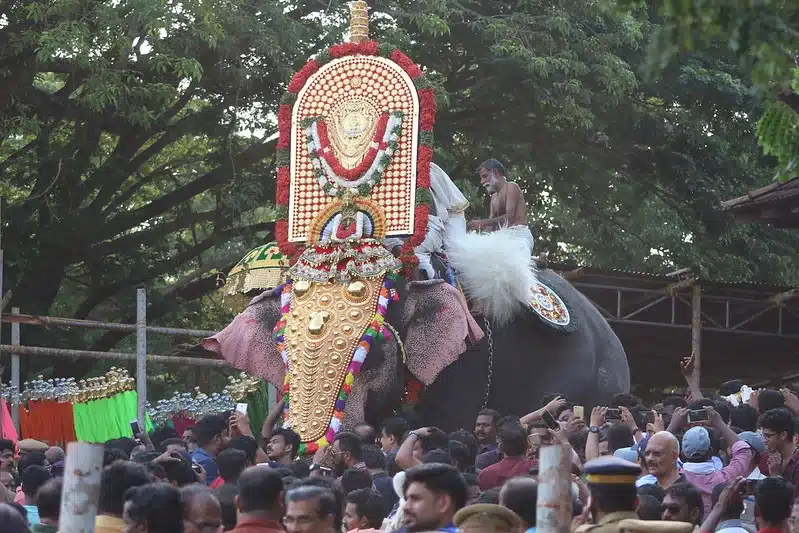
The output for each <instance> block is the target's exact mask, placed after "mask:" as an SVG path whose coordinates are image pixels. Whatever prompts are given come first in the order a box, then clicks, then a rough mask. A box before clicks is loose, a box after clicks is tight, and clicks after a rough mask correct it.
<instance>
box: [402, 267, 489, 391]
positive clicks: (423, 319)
mask: <svg viewBox="0 0 799 533" xmlns="http://www.w3.org/2000/svg"><path fill="white" fill-rule="evenodd" d="M402 323H403V324H405V325H407V326H408V333H407V335H406V338H405V352H406V354H407V361H406V364H407V365H408V369H409V370H410V371H411V372H412V373H413V375H414V376H416V377H417V378H418V379H419V381H421V382H422V383H424V384H425V385H430V384H431V383H433V381H435V379H436V377H437V376H438V375H439V374H440V373H441V371H442V370H444V369H445V368H446V367H447V366H448V365H450V364H452V363H454V362H455V361H456V360H457V359H458V357H459V356H460V355H461V354H462V353H463V352H465V351H466V340H467V339H468V340H469V341H471V342H477V341H479V340H480V339H482V338H483V330H482V329H480V326H478V325H477V322H475V321H474V318H472V315H471V313H470V312H469V307H468V305H467V304H466V298H464V297H463V294H461V292H460V291H459V290H458V289H456V288H455V287H453V286H452V285H450V284H448V283H446V282H444V281H443V280H430V281H415V282H413V283H411V284H410V285H409V286H408V295H407V296H406V301H405V305H404V306H403V308H402Z"/></svg>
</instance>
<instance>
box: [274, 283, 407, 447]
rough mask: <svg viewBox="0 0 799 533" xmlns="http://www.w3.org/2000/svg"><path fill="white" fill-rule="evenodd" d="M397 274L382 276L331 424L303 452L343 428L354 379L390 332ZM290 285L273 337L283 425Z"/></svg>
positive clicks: (287, 379)
mask: <svg viewBox="0 0 799 533" xmlns="http://www.w3.org/2000/svg"><path fill="white" fill-rule="evenodd" d="M395 280H396V275H395V274H393V273H389V274H386V276H385V278H383V286H382V287H381V288H380V295H379V297H378V299H377V310H376V311H375V314H374V316H373V317H372V320H371V321H370V322H369V325H368V326H367V327H366V331H365V332H364V334H363V335H362V336H361V338H360V340H359V342H358V346H357V347H356V348H355V351H354V352H353V354H352V359H351V360H350V364H349V366H348V367H347V371H346V373H345V376H344V382H343V383H342V384H341V388H340V389H339V392H338V396H337V398H336V403H335V406H334V408H333V415H332V417H331V418H330V424H329V426H328V428H327V431H326V432H325V434H324V436H322V437H321V438H320V439H318V440H316V441H314V442H303V443H302V444H300V448H299V453H300V455H311V454H314V453H316V451H317V450H318V449H319V448H325V447H327V446H329V445H331V444H332V443H333V440H334V439H335V438H336V434H337V433H338V432H339V430H340V429H341V424H342V423H343V421H344V410H345V409H346V407H347V400H348V399H349V397H350V393H351V392H352V385H353V383H354V382H355V376H357V375H358V373H359V372H360V371H361V367H362V366H363V364H364V362H365V361H366V356H367V355H368V354H369V350H370V349H371V347H372V344H373V343H374V341H375V339H380V338H384V337H385V336H386V335H388V333H387V332H386V329H385V327H384V324H385V321H386V312H387V310H388V304H389V302H391V301H392V300H394V299H395V297H394V292H393V288H392V287H393V285H394V281H395ZM291 287H292V282H291V281H288V282H286V284H285V285H283V287H282V289H281V290H280V313H281V319H280V320H279V321H278V322H277V324H275V329H274V331H273V335H274V339H275V341H276V342H277V349H278V352H280V356H281V358H282V359H283V365H284V371H285V377H284V380H283V405H284V408H283V423H284V426H285V425H286V424H287V423H288V422H289V419H290V414H291V410H290V406H291V379H290V374H289V350H288V346H287V344H286V335H285V334H286V324H287V322H288V314H289V313H291Z"/></svg>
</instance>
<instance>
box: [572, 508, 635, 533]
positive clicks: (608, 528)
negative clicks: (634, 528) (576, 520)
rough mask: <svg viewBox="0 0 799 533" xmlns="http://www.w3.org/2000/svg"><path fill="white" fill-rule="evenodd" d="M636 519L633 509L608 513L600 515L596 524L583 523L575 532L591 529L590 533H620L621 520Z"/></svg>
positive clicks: (581, 532) (582, 532)
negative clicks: (600, 517)
mask: <svg viewBox="0 0 799 533" xmlns="http://www.w3.org/2000/svg"><path fill="white" fill-rule="evenodd" d="M630 518H632V519H635V520H637V519H638V513H636V512H635V511H618V512H615V513H610V514H607V515H605V516H603V517H602V519H601V520H600V521H599V523H598V524H583V525H581V526H579V527H578V528H577V529H576V530H575V533H585V532H587V531H591V532H592V533H622V530H621V527H619V523H620V522H621V521H622V520H627V519H630Z"/></svg>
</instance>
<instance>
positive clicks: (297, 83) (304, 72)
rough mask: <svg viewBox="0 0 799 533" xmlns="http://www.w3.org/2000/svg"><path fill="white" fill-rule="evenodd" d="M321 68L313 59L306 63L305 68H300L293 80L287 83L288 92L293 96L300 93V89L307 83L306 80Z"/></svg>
mask: <svg viewBox="0 0 799 533" xmlns="http://www.w3.org/2000/svg"><path fill="white" fill-rule="evenodd" d="M321 66H322V65H320V64H319V62H318V61H317V60H315V59H311V60H310V61H308V62H307V63H306V64H305V66H304V67H302V69H300V70H299V72H297V73H296V74H295V75H294V77H293V78H291V83H289V86H288V92H290V93H294V94H296V93H298V92H300V89H302V88H303V86H304V85H305V83H306V82H307V81H308V78H310V77H311V76H313V75H314V73H316V71H317V70H319V68H320V67H321Z"/></svg>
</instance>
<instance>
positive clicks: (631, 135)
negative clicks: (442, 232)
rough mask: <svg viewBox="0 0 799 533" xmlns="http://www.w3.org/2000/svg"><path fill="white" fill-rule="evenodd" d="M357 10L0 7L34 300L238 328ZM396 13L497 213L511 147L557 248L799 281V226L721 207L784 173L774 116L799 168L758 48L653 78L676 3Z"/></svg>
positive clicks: (462, 176)
mask: <svg viewBox="0 0 799 533" xmlns="http://www.w3.org/2000/svg"><path fill="white" fill-rule="evenodd" d="M768 4H769V2H765V5H768ZM703 5H704V3H703ZM346 9H347V8H346V5H345V3H344V2H329V1H327V0H301V1H295V2H288V1H284V0H279V1H277V2H276V1H274V0H202V1H201V0H187V1H183V2H180V3H179V4H178V3H174V2H161V1H157V0H121V1H119V2H110V3H103V2H92V1H90V0H59V1H58V2H47V1H44V0H42V1H34V0H15V1H13V2H10V3H6V4H4V5H3V7H0V195H2V196H3V198H4V199H5V203H6V205H4V206H3V207H4V209H3V228H2V231H3V246H4V249H5V250H4V251H5V259H6V260H5V264H4V276H5V279H4V286H5V287H9V288H12V289H13V291H14V301H13V302H12V303H11V305H14V306H19V307H21V308H22V310H23V312H28V313H40V314H48V313H49V314H54V315H61V316H73V317H78V318H85V317H89V318H96V319H103V320H111V321H114V320H117V321H118V320H130V319H131V317H130V312H131V310H132V309H134V308H135V305H134V303H133V297H134V294H135V291H134V290H133V289H135V288H136V287H139V286H146V287H147V288H148V292H149V294H150V295H151V298H150V299H151V304H152V305H151V307H150V309H149V310H148V319H149V320H151V321H153V322H160V323H163V324H174V325H179V326H190V327H193V328H204V329H214V328H218V327H220V326H221V325H222V322H223V321H222V319H221V318H220V317H224V316H225V315H224V313H225V311H224V309H223V307H222V306H221V305H220V304H219V301H218V299H217V298H215V297H214V296H213V291H214V288H215V280H216V274H217V272H218V271H225V270H226V269H228V268H229V267H230V266H232V265H233V264H234V263H235V262H236V261H237V260H238V259H239V258H240V257H241V256H242V255H243V254H244V253H246V251H247V250H248V249H249V248H251V247H254V246H256V245H259V244H262V243H263V242H265V241H266V240H270V239H271V237H272V235H271V231H272V222H273V221H274V220H275V218H276V215H277V214H278V213H277V212H276V210H275V208H274V205H273V203H272V200H273V198H274V193H275V179H274V176H275V164H276V154H275V143H274V140H272V139H273V137H272V135H273V134H274V133H275V131H276V125H275V120H274V119H275V111H276V110H277V107H278V105H279V103H280V97H281V95H282V94H283V93H284V92H285V89H286V82H287V80H288V79H290V76H291V74H292V73H293V72H294V71H295V70H296V69H297V68H299V67H300V66H301V65H303V64H304V63H305V62H306V61H307V59H308V58H310V57H312V56H314V55H315V54H316V53H318V52H319V51H320V50H323V49H325V48H326V47H327V46H329V45H330V44H333V43H335V42H339V41H341V40H342V39H343V36H344V34H345V32H346V28H347V14H346ZM785 13H786V14H785V15H784V19H785V20H792V19H791V18H790V17H789V15H791V16H792V14H793V13H794V11H790V10H789V11H786V12H785ZM372 15H373V16H372V30H373V36H374V37H375V38H376V39H378V40H379V41H381V42H382V43H386V45H391V46H396V47H398V48H400V49H402V50H403V51H405V52H407V53H408V55H409V56H411V57H412V58H413V59H414V60H415V61H416V62H417V63H419V64H421V65H423V66H424V67H425V69H426V72H425V74H426V75H427V76H426V78H427V79H429V80H430V82H431V83H432V84H433V85H434V86H435V88H436V91H437V96H438V104H439V111H440V113H439V117H438V122H437V125H436V129H435V131H434V134H435V143H436V146H437V153H436V161H437V162H438V163H440V164H441V165H442V166H443V167H444V168H445V169H447V170H448V172H450V174H451V175H452V176H453V178H455V179H456V180H457V181H458V182H459V183H461V184H462V185H463V187H464V189H465V190H467V192H468V191H471V192H470V195H471V197H472V199H473V206H472V211H473V212H474V213H475V214H478V213H480V212H482V211H484V210H485V204H484V201H485V198H484V197H482V196H480V195H481V194H482V193H481V192H480V189H478V188H477V187H476V183H477V178H476V175H475V172H474V169H475V167H476V166H477V164H478V163H479V162H480V161H481V160H483V159H485V158H488V157H496V158H499V159H501V160H503V161H504V162H505V163H507V165H508V167H509V168H511V169H512V174H513V177H514V179H516V180H517V181H518V182H519V183H520V185H521V186H522V187H523V189H524V191H525V193H526V197H527V199H528V203H529V204H530V207H531V212H532V214H531V217H530V222H531V224H532V225H533V227H534V231H535V233H536V243H537V248H538V250H539V251H547V252H549V253H550V256H551V257H553V258H554V259H560V260H569V261H576V262H582V263H586V262H587V263H592V264H595V265H599V266H609V267H614V268H624V269H634V270H650V271H662V270H667V269H668V270H672V269H673V266H674V265H679V266H685V265H701V266H702V268H703V269H704V270H705V271H706V272H707V273H708V274H709V275H711V276H713V277H719V278H726V279H735V280H765V281H772V282H786V283H795V282H796V279H795V276H796V274H795V269H793V268H792V264H793V261H792V258H793V254H794V253H795V252H794V250H796V249H797V248H799V247H797V244H799V242H797V239H798V238H797V236H795V235H793V234H789V233H781V232H769V231H767V230H766V229H764V228H759V227H751V226H742V225H734V224H730V223H729V222H728V221H727V220H725V219H723V218H721V217H720V216H719V215H718V213H717V212H716V206H717V205H718V203H719V202H720V201H721V200H724V199H727V198H730V197H733V196H737V195H739V194H741V193H743V192H744V191H746V190H749V189H752V188H755V187H758V186H760V185H763V184H764V183H765V182H766V181H768V179H769V178H770V176H772V175H773V173H774V168H773V161H772V160H771V159H768V158H764V157H762V153H761V152H760V151H759V149H758V148H757V146H756V145H755V143H754V141H753V139H754V136H755V129H756V124H755V121H754V120H753V119H752V118H751V117H753V116H760V115H761V114H762V113H764V112H765V113H766V116H771V117H773V118H772V119H771V120H772V121H769V120H766V119H764V120H763V121H762V122H761V126H760V130H761V132H760V136H761V140H763V141H764V144H765V143H766V142H767V139H771V140H770V141H768V143H770V144H768V146H770V148H768V149H769V150H770V152H769V153H771V154H773V155H774V156H776V157H777V158H779V159H780V161H781V165H782V168H784V167H786V166H787V165H788V163H789V161H790V159H784V158H785V157H786V155H785V154H787V153H788V152H789V151H790V150H791V143H790V142H788V141H787V140H786V139H788V137H786V136H785V135H784V134H782V133H781V132H783V129H784V128H785V127H786V126H783V122H785V121H786V119H785V112H784V109H783V108H780V107H774V106H776V105H778V104H777V102H782V104H779V105H783V106H786V105H787V106H790V107H791V109H796V107H794V106H795V101H794V100H793V97H794V96H795V91H794V92H786V90H785V89H786V88H789V87H790V82H791V81H792V80H793V78H792V77H791V76H788V77H787V78H785V82H786V83H787V85H784V84H783V85H780V86H779V88H780V90H781V91H782V92H780V93H777V92H776V88H775V89H774V90H773V91H770V92H766V93H765V94H767V95H768V96H769V98H768V100H769V102H770V103H768V104H767V105H768V107H764V102H763V99H762V97H760V96H759V95H757V94H755V93H754V91H753V90H752V89H753V84H752V82H751V76H750V74H749V73H748V72H747V68H746V65H742V64H741V62H740V61H739V59H740V54H737V55H736V53H734V51H731V50H730V49H729V48H728V47H727V46H726V45H725V46H719V45H708V46H703V47H702V48H701V49H700V48H699V47H698V46H697V47H696V50H695V51H688V52H686V51H682V52H680V53H676V52H675V54H673V55H672V56H671V57H670V59H669V60H668V61H664V62H663V63H662V65H661V67H662V68H660V69H658V70H657V71H656V73H655V74H654V75H653V76H650V77H647V76H645V73H646V70H647V60H648V56H647V53H646V51H647V48H648V46H649V45H652V44H653V43H655V45H657V43H658V42H660V41H658V39H661V38H662V36H663V35H666V33H664V32H668V31H669V26H668V24H669V22H668V18H667V19H664V18H663V17H661V15H660V14H659V13H658V12H657V11H656V10H645V9H636V10H633V11H626V12H618V11H613V10H609V9H607V8H606V6H604V5H603V4H602V3H597V2H585V1H582V0H565V1H562V2H558V3H555V4H553V3H551V2H544V1H543V0H523V1H498V0H487V1H482V2H475V1H471V0H470V1H465V2H464V1H454V0H428V1H425V2H418V1H411V0H387V1H384V2H379V3H377V5H376V7H375V8H374V9H373V11H372ZM758 31H759V30H758ZM761 33H762V32H761ZM713 42H714V43H715V41H713ZM753 42H754V41H753ZM785 42H786V43H787V42H788V41H785ZM790 49H795V46H794V47H793V48H790ZM763 53H765V52H763ZM753 62H756V61H754V56H753ZM756 63H758V64H759V63H760V62H759V61H757V62H756ZM774 64H775V65H777V66H779V68H780V69H781V70H778V72H784V73H786V75H787V73H790V72H792V71H790V70H789V69H788V66H787V63H785V62H784V61H783V62H782V63H779V62H777V61H776V59H775V62H774ZM774 68H777V67H774ZM764 76H765V73H764ZM772 78H774V77H773V76H772ZM769 79H771V78H769ZM775 79H777V78H775ZM779 79H780V80H782V79H783V78H779ZM758 81H760V79H758ZM761 85H762V84H761ZM775 94H776V96H774V95H775ZM774 109H776V111H775V110H774ZM788 116H791V117H793V116H794V115H788ZM794 149H795V143H794ZM24 340H25V342H26V343H30V344H39V345H49V346H65V347H73V348H87V347H88V348H90V349H110V348H112V347H115V346H117V345H118V343H119V342H120V341H121V337H120V336H118V335H117V334H107V335H101V334H97V333H85V332H80V331H49V330H34V329H30V330H29V332H26V334H25V339H24ZM122 342H128V341H125V340H122ZM155 342H158V341H155ZM168 349H170V346H167V345H163V346H161V347H159V346H157V345H154V346H153V351H154V352H158V351H159V350H168ZM25 364H26V365H31V366H30V368H31V369H34V368H37V369H38V368H40V367H41V366H42V365H43V363H38V362H26V363H25ZM87 370H88V366H78V365H74V364H70V365H61V366H60V367H59V368H57V369H56V371H58V372H61V373H70V374H73V375H77V374H81V373H82V372H85V371H87Z"/></svg>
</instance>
